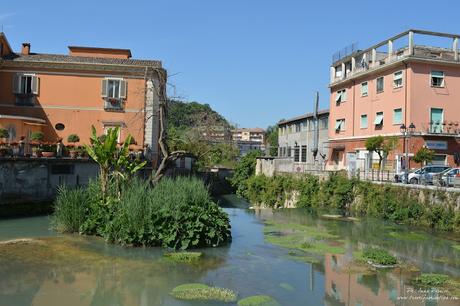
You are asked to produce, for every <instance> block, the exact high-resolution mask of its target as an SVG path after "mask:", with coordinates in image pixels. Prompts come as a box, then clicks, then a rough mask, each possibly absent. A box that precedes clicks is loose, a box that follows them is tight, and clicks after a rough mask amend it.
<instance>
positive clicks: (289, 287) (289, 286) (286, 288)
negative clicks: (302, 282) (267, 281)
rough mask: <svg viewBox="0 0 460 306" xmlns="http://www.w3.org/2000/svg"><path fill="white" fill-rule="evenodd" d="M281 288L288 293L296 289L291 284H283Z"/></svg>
mask: <svg viewBox="0 0 460 306" xmlns="http://www.w3.org/2000/svg"><path fill="white" fill-rule="evenodd" d="M280 287H281V288H283V289H284V290H287V291H295V288H294V287H293V286H292V285H291V284H289V283H281V284H280Z"/></svg>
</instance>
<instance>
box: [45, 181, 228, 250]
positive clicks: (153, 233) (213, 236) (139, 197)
mask: <svg viewBox="0 0 460 306" xmlns="http://www.w3.org/2000/svg"><path fill="white" fill-rule="evenodd" d="M113 185H114V184H109V190H108V194H109V196H108V197H106V198H105V200H103V198H102V195H101V187H100V185H99V184H97V183H91V184H90V185H89V186H88V188H86V189H81V190H78V192H81V193H78V195H79V196H78V197H77V196H73V193H72V192H73V190H68V189H65V191H66V192H62V193H61V192H60V193H59V194H58V196H57V199H56V202H55V204H56V213H55V215H54V218H55V220H56V222H55V224H56V226H55V227H56V228H57V229H58V230H63V231H69V232H80V233H83V234H90V235H99V236H103V237H104V238H105V239H106V240H108V241H110V242H115V243H119V244H124V245H135V246H139V245H145V246H163V247H170V248H174V249H189V248H196V247H206V246H218V245H221V244H223V243H226V242H228V241H230V240H231V233H230V223H229V219H228V216H227V214H226V213H225V212H223V211H222V209H220V208H219V207H218V206H217V204H216V203H214V202H213V201H212V200H211V198H210V196H209V193H208V190H207V188H206V186H205V185H204V184H203V182H201V181H200V180H198V179H195V178H184V177H180V178H177V179H170V178H164V179H162V180H161V181H160V182H159V183H158V184H157V185H156V186H155V187H154V188H152V187H151V186H150V185H149V183H148V182H144V181H141V180H133V181H132V182H131V183H130V184H127V185H126V186H124V187H123V189H122V192H121V196H120V198H119V199H118V197H117V196H115V194H116V193H117V190H116V187H115V186H113ZM69 195H71V196H69ZM79 205H80V206H81V207H82V210H77V209H75V206H79ZM72 208H74V209H72ZM61 211H66V214H62V213H61ZM82 214H83V215H82ZM69 220H70V221H71V222H70V221H69ZM75 220H78V222H77V221H75ZM81 220H84V221H83V222H82V221H81ZM67 224H70V225H69V226H63V225H67Z"/></svg>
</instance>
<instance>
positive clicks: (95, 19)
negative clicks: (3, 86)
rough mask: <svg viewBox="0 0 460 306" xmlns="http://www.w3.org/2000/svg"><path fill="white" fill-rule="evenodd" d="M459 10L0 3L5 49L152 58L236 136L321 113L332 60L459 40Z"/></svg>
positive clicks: (314, 4) (267, 2)
mask: <svg viewBox="0 0 460 306" xmlns="http://www.w3.org/2000/svg"><path fill="white" fill-rule="evenodd" d="M459 11H460V1H449V3H448V4H447V3H445V5H442V7H439V6H438V5H434V3H433V1H421V0H420V1H399V2H391V1H390V2H376V1H301V0H295V1H294V0H285V1H274V0H232V1H218V0H195V1H191V0H149V1H140V0H132V1H105V0H104V1H103V0H92V1H86V0H80V1H73V2H70V1H46V0H42V1H36V0H35V1H20V2H17V1H2V2H1V8H0V23H1V24H3V30H4V32H5V33H6V35H7V37H8V39H9V41H10V44H11V45H12V47H13V49H15V50H19V48H20V44H21V43H22V42H25V41H27V42H30V43H31V44H32V47H31V48H32V52H39V53H40V52H41V53H64V54H66V53H67V52H68V50H67V46H68V45H85V46H98V47H113V48H129V49H131V52H132V53H133V57H134V58H149V59H159V60H161V61H162V62H163V65H164V67H165V68H166V69H167V70H168V73H169V74H170V76H171V77H170V79H169V83H170V84H172V85H174V88H175V89H173V87H170V90H169V94H170V96H177V97H180V98H182V99H185V100H189V101H198V102H201V103H208V104H210V105H211V106H212V107H213V108H214V109H216V110H217V111H219V112H220V113H222V114H223V115H224V116H225V117H226V118H227V119H229V120H230V121H231V122H233V123H235V124H237V125H238V126H241V127H255V126H260V127H266V126H268V125H270V124H274V123H276V122H277V121H279V120H280V119H283V118H290V117H294V116H297V115H300V114H303V113H305V112H307V111H311V110H312V109H313V99H314V94H315V91H316V90H319V92H320V101H321V107H322V108H327V107H328V96H329V93H328V88H327V85H328V80H329V65H330V63H331V57H332V54H333V53H334V52H336V51H337V50H339V49H341V48H343V47H345V46H347V45H349V44H350V43H352V42H358V44H359V47H360V48H362V49H364V48H366V47H368V46H370V45H371V44H372V43H376V42H379V41H380V40H383V39H385V38H388V37H390V36H392V35H394V34H397V33H399V32H402V31H404V30H407V29H409V28H420V29H427V30H433V31H441V32H451V33H460V18H459V16H460V15H459V13H458V12H459Z"/></svg>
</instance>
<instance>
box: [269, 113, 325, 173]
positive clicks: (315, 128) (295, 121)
mask: <svg viewBox="0 0 460 306" xmlns="http://www.w3.org/2000/svg"><path fill="white" fill-rule="evenodd" d="M328 126H329V111H328V110H322V111H319V112H318V116H317V118H315V115H314V114H313V113H309V114H305V115H303V116H299V117H295V118H291V119H288V120H282V121H280V122H278V158H286V159H292V161H293V162H294V168H293V171H296V172H300V171H304V170H307V168H308V165H318V164H319V165H322V164H323V163H324V162H325V161H326V159H327V142H328Z"/></svg>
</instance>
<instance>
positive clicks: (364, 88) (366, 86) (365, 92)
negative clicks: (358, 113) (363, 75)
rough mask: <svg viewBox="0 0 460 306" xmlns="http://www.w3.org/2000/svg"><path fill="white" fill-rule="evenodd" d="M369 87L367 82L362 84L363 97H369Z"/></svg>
mask: <svg viewBox="0 0 460 306" xmlns="http://www.w3.org/2000/svg"><path fill="white" fill-rule="evenodd" d="M367 92H368V85H367V82H363V83H361V97H367Z"/></svg>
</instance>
